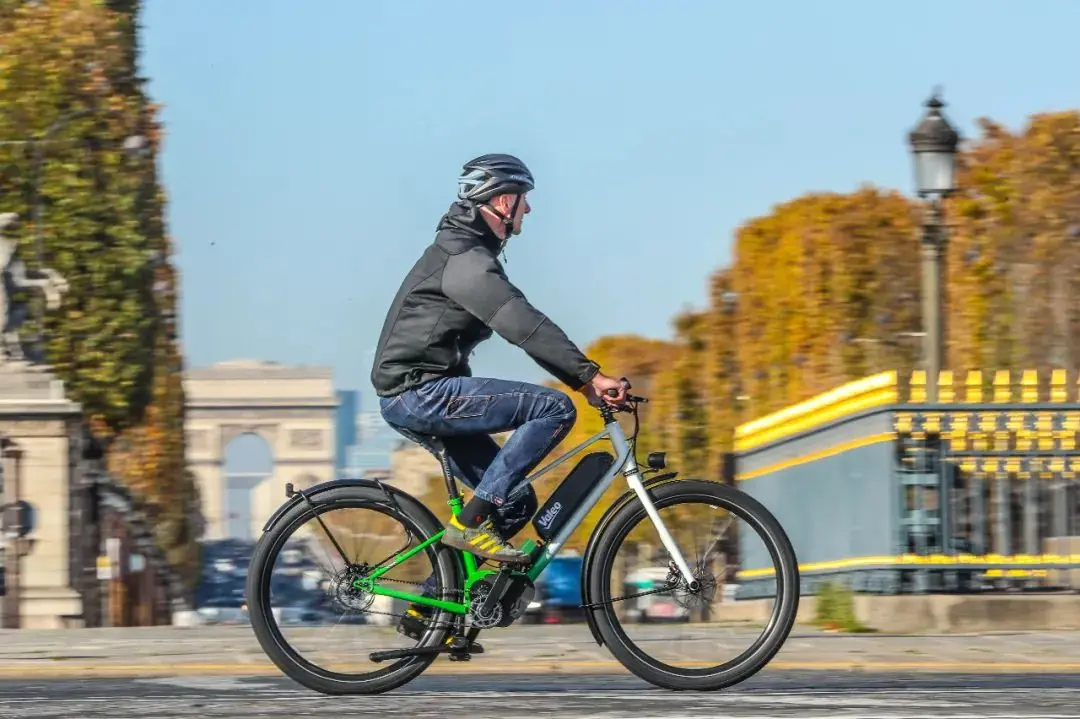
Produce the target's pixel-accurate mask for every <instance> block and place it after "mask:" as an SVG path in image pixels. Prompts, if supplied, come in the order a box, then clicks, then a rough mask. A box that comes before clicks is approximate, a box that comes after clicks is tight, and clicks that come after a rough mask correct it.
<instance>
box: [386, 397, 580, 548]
mask: <svg viewBox="0 0 1080 719" xmlns="http://www.w3.org/2000/svg"><path fill="white" fill-rule="evenodd" d="M383 416H384V417H385V418H386V420H387V422H389V423H390V424H394V425H399V426H403V427H405V428H407V429H410V430H412V431H414V432H418V433H423V434H430V435H436V436H439V437H442V438H443V441H444V442H449V443H453V442H454V441H455V439H456V438H461V437H468V436H475V435H478V434H495V433H498V432H504V431H508V430H514V433H513V435H512V436H511V437H510V439H509V440H508V441H507V443H506V445H505V446H503V447H502V448H501V449H500V450H499V452H497V453H496V455H495V457H494V459H493V460H492V462H491V463H490V464H489V465H488V467H487V468H486V470H485V471H484V473H483V475H482V478H481V481H480V483H479V485H477V487H476V489H475V495H474V496H473V498H472V499H471V500H470V501H469V502H468V504H466V506H465V510H464V511H463V512H462V514H461V518H460V520H459V519H457V518H453V517H452V518H451V519H450V522H449V524H448V527H447V531H446V534H445V535H444V538H443V542H444V543H445V544H447V545H449V546H453V547H457V548H459V549H463V550H465V551H470V552H473V553H475V554H477V555H479V556H483V557H487V558H489V559H494V560H496V561H523V560H524V559H525V556H524V554H523V553H522V552H520V551H518V550H516V549H514V548H513V547H511V546H509V545H508V544H507V543H506V542H505V541H504V540H503V539H502V538H501V537H499V536H498V534H497V532H496V530H495V526H494V521H493V519H494V517H496V516H498V515H499V510H500V509H501V508H503V507H506V506H507V505H508V504H509V502H508V500H509V499H510V498H511V496H512V495H513V498H514V499H515V500H516V499H518V497H519V496H522V497H525V496H527V495H523V494H522V493H521V492H520V491H519V492H514V490H515V489H516V488H517V486H518V485H520V484H521V482H522V481H523V480H524V479H525V475H526V474H527V473H528V472H529V471H531V470H532V469H533V468H534V467H535V466H536V465H537V464H539V462H540V461H541V460H542V459H543V458H544V457H545V456H546V455H547V454H548V453H549V452H550V451H551V450H552V449H553V448H554V447H555V445H557V444H558V443H559V442H560V441H561V440H562V439H563V437H565V436H566V434H567V432H569V431H570V429H571V428H572V427H573V425H574V421H575V419H576V416H577V415H576V410H575V408H574V404H573V402H571V401H570V398H569V397H568V396H566V395H565V394H564V393H562V392H559V391H557V390H553V389H549V388H547V387H542V386H540V385H534V384H529V383H526V382H508V381H505V380H497V379H484V378H474V377H456V378H447V379H440V380H434V381H432V382H428V383H426V384H424V385H421V386H420V387H417V388H416V389H414V390H410V391H408V392H405V393H404V394H402V395H401V396H400V397H398V398H396V399H395V400H392V401H389V402H384V403H383ZM448 448H449V444H448ZM513 514H514V513H513V512H511V515H513ZM518 521H520V520H518ZM525 521H527V518H526V520H525ZM521 526H524V523H523V522H522V523H521ZM519 528H520V527H519ZM515 531H516V530H515Z"/></svg>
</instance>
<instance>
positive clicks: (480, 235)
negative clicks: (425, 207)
mask: <svg viewBox="0 0 1080 719" xmlns="http://www.w3.org/2000/svg"><path fill="white" fill-rule="evenodd" d="M447 230H449V231H450V232H451V233H452V234H451V236H455V235H456V236H457V237H461V233H464V234H465V235H467V236H469V237H475V238H477V239H478V240H480V241H481V242H482V243H483V244H484V246H486V247H488V248H489V249H491V250H492V251H494V252H498V251H499V250H501V249H502V246H503V241H502V240H501V239H500V238H499V236H498V235H496V234H495V232H494V230H492V229H491V225H489V224H488V223H487V220H485V219H484V217H483V216H482V215H481V214H480V208H479V206H477V205H473V204H466V203H464V202H455V203H454V204H452V205H450V209H448V210H447V211H446V214H445V215H443V216H442V218H440V219H439V224H438V226H437V227H436V228H435V231H436V233H438V234H439V235H440V236H443V233H444V232H446V231H447Z"/></svg>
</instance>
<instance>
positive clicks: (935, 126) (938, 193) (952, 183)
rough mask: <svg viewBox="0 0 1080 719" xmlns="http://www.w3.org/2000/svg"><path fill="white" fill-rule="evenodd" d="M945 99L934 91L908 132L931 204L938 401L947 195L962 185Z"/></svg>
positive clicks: (929, 335) (929, 379)
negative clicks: (943, 217)
mask: <svg viewBox="0 0 1080 719" xmlns="http://www.w3.org/2000/svg"><path fill="white" fill-rule="evenodd" d="M943 107H945V103H943V102H942V101H941V99H940V98H939V97H938V93H936V92H935V93H934V95H933V96H932V97H931V98H930V99H929V100H928V101H927V103H926V114H925V115H924V116H923V118H922V121H921V122H920V123H919V124H918V125H917V126H916V127H915V129H914V130H912V131H911V132H910V133H909V134H908V142H909V143H910V146H911V152H912V155H913V159H914V163H915V189H916V190H917V192H918V194H919V197H923V198H927V200H928V204H929V208H928V210H929V211H928V212H927V213H926V219H925V220H924V221H923V227H922V275H923V280H922V281H923V330H924V331H925V335H924V345H923V353H924V357H923V360H924V363H925V367H926V393H927V401H928V402H936V401H937V386H938V376H939V375H940V373H941V367H942V365H943V364H944V354H945V352H944V348H945V328H944V314H945V312H944V299H943V293H942V289H943V284H944V283H943V277H942V275H943V273H942V268H943V265H944V260H945V255H946V248H947V247H948V237H947V236H946V233H945V229H944V225H943V223H942V219H941V215H942V201H943V200H944V199H945V198H946V197H948V196H949V195H951V194H952V193H953V192H955V190H956V149H957V147H958V146H959V145H960V134H959V133H958V132H957V131H956V130H955V129H953V127H952V126H951V125H950V124H949V121H948V120H946V119H945V118H944V117H943V116H942V114H941V108H943Z"/></svg>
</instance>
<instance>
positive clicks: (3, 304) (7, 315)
mask: <svg viewBox="0 0 1080 719" xmlns="http://www.w3.org/2000/svg"><path fill="white" fill-rule="evenodd" d="M18 219H19V216H18V215H17V214H15V213H14V212H4V213H0V364H4V363H25V362H26V356H25V354H24V353H23V347H22V343H21V342H20V340H19V332H18V330H19V327H20V326H21V325H22V324H23V323H24V322H26V318H27V316H28V314H29V313H28V312H27V308H26V306H25V304H23V303H16V302H15V300H14V298H13V297H12V294H13V291H14V290H18V289H30V288H32V287H37V288H39V289H41V291H42V292H43V293H44V295H45V304H46V306H47V307H48V308H49V309H51V310H52V309H56V308H57V307H59V306H60V296H61V293H63V292H67V291H68V283H67V281H66V280H65V279H64V278H63V277H61V276H60V274H59V273H58V272H56V270H51V269H47V268H46V269H42V270H41V271H40V272H39V273H37V274H39V275H40V276H35V277H31V276H30V274H28V271H27V269H26V265H24V264H23V262H22V260H20V259H19V257H18V251H17V250H18V243H17V242H16V241H15V240H12V239H10V238H7V237H4V230H5V229H7V228H8V227H10V226H11V225H12V224H13V223H14V222H15V221H16V220H18Z"/></svg>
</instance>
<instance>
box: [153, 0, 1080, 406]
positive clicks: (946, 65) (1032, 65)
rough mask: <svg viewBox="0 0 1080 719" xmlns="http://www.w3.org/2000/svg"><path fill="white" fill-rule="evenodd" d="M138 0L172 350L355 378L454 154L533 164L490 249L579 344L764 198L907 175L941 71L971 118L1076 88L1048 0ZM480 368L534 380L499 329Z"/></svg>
mask: <svg viewBox="0 0 1080 719" xmlns="http://www.w3.org/2000/svg"><path fill="white" fill-rule="evenodd" d="M146 5H147V8H146V11H145V13H144V17H143V24H144V32H143V35H142V43H143V49H144V59H143V72H144V74H146V75H148V76H149V77H150V78H151V80H152V82H151V85H150V89H151V92H152V94H153V97H154V99H155V100H156V101H159V102H161V103H163V104H164V105H165V111H164V120H165V123H166V126H167V127H166V131H167V141H166V147H165V153H164V158H163V168H164V176H165V180H166V182H167V189H168V193H169V198H170V205H169V222H170V229H171V232H172V233H173V235H174V236H175V238H176V240H177V243H178V245H179V248H180V253H179V257H178V260H179V264H180V268H181V272H182V282H183V285H182V292H183V295H182V297H183V305H182V331H183V341H184V347H185V352H186V355H187V361H188V363H189V364H193V365H204V364H208V363H212V362H216V361H219V360H224V359H230V358H236V357H257V358H264V359H272V360H278V361H281V362H286V363H304V364H320V365H331V366H333V367H334V368H335V371H336V377H337V380H336V381H337V384H338V386H339V387H342V388H359V389H362V390H364V391H365V396H366V397H370V396H371V395H370V385H369V383H368V379H367V377H368V371H369V367H370V361H371V357H370V355H369V354H367V353H368V351H369V350H370V349H372V348H373V347H374V345H375V342H376V339H377V337H378V332H379V329H380V326H381V323H382V320H383V316H384V312H385V310H386V307H387V305H388V303H389V302H390V299H391V298H392V296H393V293H394V291H395V290H396V288H397V286H398V283H399V282H400V280H401V278H402V276H403V275H404V273H405V272H406V271H407V269H408V268H409V266H410V265H411V264H412V262H413V261H414V260H415V258H416V257H417V256H418V254H419V253H420V252H421V251H422V249H423V248H424V246H425V245H427V244H428V243H429V242H430V240H431V238H432V232H433V228H434V226H435V223H436V221H437V220H438V218H439V216H440V215H441V214H442V212H443V211H444V210H445V209H446V207H447V205H448V204H449V202H450V201H451V200H452V198H453V194H454V191H455V178H456V176H457V173H458V170H459V168H460V166H461V164H462V162H464V161H465V160H466V159H468V158H470V157H473V156H475V155H479V154H482V153H485V152H512V153H515V154H518V155H520V156H521V157H522V158H524V159H525V160H526V161H527V162H528V163H529V165H530V166H531V167H532V168H533V170H534V172H535V174H536V177H537V179H538V186H537V189H536V190H535V192H534V193H533V195H532V196H531V202H532V205H533V208H534V210H533V213H532V215H530V216H529V217H528V218H527V222H526V227H525V232H524V234H523V235H521V236H519V237H517V238H515V239H514V240H513V241H512V242H511V244H510V246H509V248H508V252H507V255H508V258H509V263H508V265H507V269H508V271H509V273H510V275H511V278H512V279H513V281H514V282H516V283H517V284H518V285H519V286H520V287H522V289H523V290H524V291H525V292H526V294H527V295H528V297H529V298H530V299H531V300H532V301H533V302H534V303H535V304H536V305H537V306H538V307H540V308H541V309H542V310H543V311H545V312H547V313H548V314H549V315H550V316H551V317H552V318H554V319H555V321H556V322H558V323H559V324H560V325H562V327H563V328H564V329H565V330H566V331H567V332H568V333H569V334H570V336H571V337H572V338H574V339H575V340H576V341H578V342H579V344H581V345H582V346H584V345H586V344H588V343H589V342H590V341H591V340H593V339H594V338H596V337H598V336H600V335H604V334H609V333H623V332H638V333H641V334H644V335H647V336H653V337H669V336H670V325H669V321H670V318H671V317H672V315H673V314H675V313H676V312H677V311H678V310H679V309H680V308H681V307H682V306H684V305H686V304H693V305H698V306H701V305H703V304H704V302H705V291H706V279H707V276H708V275H709V274H710V272H712V271H713V270H714V269H715V268H717V267H719V266H721V265H723V264H726V263H727V262H728V261H729V258H730V247H731V238H732V233H733V230H734V229H735V228H736V227H737V226H738V225H739V224H740V223H742V222H743V221H745V220H746V219H747V218H749V217H752V216H756V215H760V214H763V213H766V212H768V211H769V208H770V207H771V206H772V205H773V204H774V203H777V202H782V201H785V200H788V199H790V198H792V197H794V196H796V195H799V194H801V193H804V192H807V191H812V190H838V191H849V190H852V189H855V188H856V187H857V186H858V185H859V184H861V183H864V182H870V183H873V184H877V185H885V186H891V187H898V188H901V189H903V190H904V191H909V189H910V187H911V170H910V159H909V156H908V151H907V147H906V141H905V133H906V132H907V130H908V129H910V127H911V126H912V125H913V124H914V123H915V122H916V121H917V120H918V118H919V116H920V114H921V112H922V106H921V104H922V102H923V101H924V100H925V99H926V98H927V96H928V94H929V93H930V91H931V89H932V87H933V86H934V85H935V84H938V83H941V84H942V85H943V86H944V91H945V100H946V101H947V102H948V104H949V106H948V108H947V113H948V115H949V117H950V118H951V119H952V120H953V121H954V122H955V123H956V124H958V125H959V126H960V128H961V130H962V131H963V132H965V133H966V134H968V135H969V136H970V135H972V134H974V124H973V121H974V119H975V118H976V117H978V116H980V115H987V116H990V117H993V118H995V119H997V120H1000V121H1003V122H1005V123H1007V124H1009V125H1010V126H1014V127H1015V126H1018V125H1019V124H1021V123H1022V122H1023V121H1024V118H1025V116H1026V115H1027V114H1028V113H1031V112H1035V111H1041V110H1055V109H1064V108H1068V107H1072V106H1075V105H1078V104H1080V97H1078V95H1077V87H1078V86H1077V79H1076V72H1075V70H1076V61H1075V53H1074V52H1073V50H1072V48H1073V47H1074V46H1075V40H1076V32H1077V28H1080V3H1077V2H1069V1H1068V0H1058V1H1057V2H1024V3H1020V2H993V3H987V2H973V1H961V0H950V1H949V2H933V3H932V2H889V3H887V2H866V1H865V0H863V1H861V2H856V1H854V0H851V1H848V2H839V1H833V2H821V3H809V2H796V1H795V0H756V1H755V2H752V3H751V2H742V3H734V2H707V1H704V0H702V1H698V2H690V1H688V0H670V2H665V3H661V2H658V1H650V2H646V1H644V0H638V1H636V2H630V1H620V2H616V0H607V1H605V2H599V1H597V0H574V1H573V2H571V1H569V0H561V1H554V0H547V1H545V2H539V1H538V0H534V2H529V3H525V2H506V3H487V4H484V3H470V4H466V5H462V4H460V3H451V2H435V1H434V0H429V1H427V2H419V1H412V0H382V1H379V0H319V2H308V3H305V2H297V1H296V0H288V1H286V0H224V1H223V0H149V1H148V2H147V3H146ZM1069 68H1073V69H1072V70H1070V69H1069ZM620 275H622V276H623V277H624V278H625V279H624V280H623V282H622V286H623V288H624V290H623V291H622V292H621V293H620V297H619V300H618V302H611V301H610V297H612V296H614V295H613V293H609V291H607V290H603V282H604V281H605V280H611V281H615V280H618V279H619V278H620ZM474 368H475V370H476V372H477V373H480V374H498V375H501V376H507V377H517V378H522V379H527V380H541V379H544V378H545V375H544V373H543V372H542V371H541V370H540V369H539V368H538V367H536V366H535V365H534V364H533V363H532V362H531V360H529V359H528V358H527V357H525V356H524V355H523V354H522V353H520V352H519V351H518V350H517V349H515V348H512V347H510V346H508V345H507V344H506V343H505V342H504V341H502V340H501V339H499V338H497V337H496V338H493V339H492V340H491V341H490V342H488V343H487V344H486V345H484V346H482V348H481V350H480V351H479V352H478V353H477V356H476V357H475V363H474Z"/></svg>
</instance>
